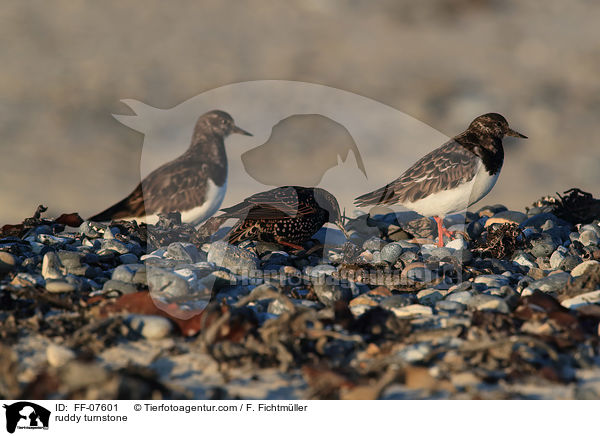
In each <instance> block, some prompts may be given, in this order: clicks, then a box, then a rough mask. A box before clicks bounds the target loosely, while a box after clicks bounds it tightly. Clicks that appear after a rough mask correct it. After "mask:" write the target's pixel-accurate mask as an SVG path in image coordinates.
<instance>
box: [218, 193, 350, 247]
mask: <svg viewBox="0 0 600 436" xmlns="http://www.w3.org/2000/svg"><path fill="white" fill-rule="evenodd" d="M221 211H222V212H223V214H221V215H218V216H216V217H215V218H214V219H222V220H225V219H229V218H235V219H238V220H239V221H238V223H236V224H235V225H234V227H233V228H232V229H231V231H230V232H229V236H228V238H229V243H231V244H233V243H237V242H241V241H245V240H254V241H263V242H275V243H278V244H281V245H285V246H288V247H292V248H295V249H299V250H301V249H302V247H301V246H300V244H302V243H303V242H305V241H306V240H308V239H309V238H310V237H311V236H312V235H314V234H315V233H316V232H317V231H318V230H319V229H320V228H321V227H323V225H324V224H325V223H328V222H329V223H333V224H336V225H337V226H338V227H339V228H340V229H341V230H342V232H343V233H344V234H346V230H345V229H344V225H343V223H342V216H341V213H340V207H339V205H338V202H337V200H336V198H335V197H334V196H333V195H332V194H331V193H329V192H328V191H326V190H324V189H321V188H304V187H301V186H282V187H280V188H275V189H271V190H269V191H265V192H260V193H258V194H254V195H252V196H250V197H248V198H246V199H245V200H244V201H242V202H241V203H239V204H236V205H235V206H231V207H228V208H224V209H221Z"/></svg>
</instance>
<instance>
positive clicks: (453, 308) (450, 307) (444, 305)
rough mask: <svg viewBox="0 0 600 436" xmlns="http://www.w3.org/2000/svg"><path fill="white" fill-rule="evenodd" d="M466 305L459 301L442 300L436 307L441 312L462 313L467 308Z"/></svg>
mask: <svg viewBox="0 0 600 436" xmlns="http://www.w3.org/2000/svg"><path fill="white" fill-rule="evenodd" d="M465 308H466V306H465V305H464V304H462V303H459V302H458V301H452V300H441V301H438V302H437V303H435V309H436V310H437V311H440V312H448V313H460V312H463V311H464V310H465Z"/></svg>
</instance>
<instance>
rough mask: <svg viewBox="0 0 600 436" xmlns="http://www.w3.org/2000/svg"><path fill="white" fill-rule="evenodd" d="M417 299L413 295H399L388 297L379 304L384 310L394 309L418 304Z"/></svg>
mask: <svg viewBox="0 0 600 436" xmlns="http://www.w3.org/2000/svg"><path fill="white" fill-rule="evenodd" d="M417 301H418V300H417V297H416V296H415V295H413V294H398V295H392V296H391V297H387V298H385V299H383V300H382V301H381V303H379V305H380V306H381V307H383V308H384V309H388V310H389V309H393V308H397V307H405V306H409V305H411V304H415V303H416V302H417Z"/></svg>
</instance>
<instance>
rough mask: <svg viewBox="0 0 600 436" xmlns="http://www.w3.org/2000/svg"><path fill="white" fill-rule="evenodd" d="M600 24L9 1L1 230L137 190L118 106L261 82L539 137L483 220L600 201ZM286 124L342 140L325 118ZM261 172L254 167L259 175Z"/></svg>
mask: <svg viewBox="0 0 600 436" xmlns="http://www.w3.org/2000/svg"><path fill="white" fill-rule="evenodd" d="M598 22H600V4H599V3H597V2H594V1H591V0H573V1H569V2H564V1H559V0H549V1H545V2H539V1H536V0H506V1H501V0H434V1H427V2H417V1H414V0H400V1H399V0H384V1H379V2H376V3H374V2H369V1H356V0H354V1H350V0H312V1H302V2H295V3H291V2H269V1H264V2H263V1H254V2H252V3H251V4H242V3H241V2H235V1H222V0H214V1H213V0H203V1H202V2H197V1H193V2H192V1H189V2H185V1H181V2H175V3H173V2H169V3H167V2H160V1H144V2H142V1H139V2H121V1H116V0H114V1H103V2H94V1H71V0H63V1H58V0H57V1H53V2H40V1H27V0H24V1H19V2H4V3H3V4H2V6H1V7H0V41H1V42H0V62H1V64H2V68H1V69H0V147H1V153H2V154H1V158H0V224H4V223H7V222H13V223H14V222H20V221H21V219H22V218H24V217H27V216H30V215H31V214H32V213H33V211H34V210H35V208H36V206H37V205H38V204H45V205H47V206H49V207H50V210H49V212H50V213H54V214H56V213H61V212H72V211H77V212H79V213H80V214H81V215H82V216H84V217H87V216H89V215H91V214H93V213H96V212H98V211H99V210H101V209H104V208H105V207H107V206H109V205H111V204H112V203H114V202H116V201H117V200H120V199H121V198H122V197H124V196H125V195H127V194H128V193H129V192H130V191H131V190H132V189H133V188H134V187H135V185H136V184H137V183H138V182H139V178H140V158H141V153H142V145H143V142H144V136H143V134H142V133H140V132H137V131H135V130H132V129H130V128H128V127H126V126H124V125H123V124H121V123H119V122H118V121H117V120H115V119H114V118H113V117H112V115H111V114H113V113H117V114H131V113H132V112H131V110H130V109H129V108H128V107H126V106H125V105H124V104H122V103H120V100H121V99H125V98H130V99H136V100H140V101H143V102H144V103H146V104H147V105H151V106H154V107H157V108H163V109H168V108H171V107H174V106H176V105H178V104H180V103H181V102H183V101H185V100H187V99H189V98H191V97H193V96H195V95H197V94H200V93H202V92H205V91H208V90H211V89H213V88H217V87H219V86H223V85H227V84H230V83H235V82H241V81H248V80H261V79H285V80H297V81H304V82H311V83H317V84H324V85H328V86H331V87H336V88H340V89H343V90H346V91H350V92H354V93H356V94H360V95H363V96H366V97H369V98H371V99H374V100H377V101H379V102H382V103H385V104H386V105H389V106H392V107H394V108H396V109H398V110H399V111H402V112H404V113H406V114H408V115H410V116H412V117H414V118H416V119H418V120H420V121H422V122H424V123H426V124H427V125H429V126H431V127H432V128H433V129H435V130H437V131H439V132H441V133H443V134H445V135H448V136H453V135H455V134H457V133H459V132H461V131H462V130H464V129H465V128H466V127H467V125H468V123H469V122H470V121H471V120H472V119H473V118H474V117H475V116H477V115H480V114H482V113H486V112H491V111H494V112H500V113H502V114H504V115H505V116H506V117H507V119H508V121H509V122H510V124H511V126H512V127H513V128H515V129H516V130H518V131H520V132H522V133H524V134H526V135H528V136H529V138H530V139H528V140H525V141H514V140H510V141H507V147H506V159H505V163H504V168H503V171H502V175H501V176H500V179H499V181H498V184H497V185H496V187H495V188H494V190H493V191H492V192H491V193H490V195H488V197H486V199H484V200H483V201H482V202H480V203H479V204H478V205H475V206H473V208H478V207H479V206H481V205H483V204H492V203H503V204H505V205H506V206H508V207H509V208H513V209H523V208H524V207H525V206H527V205H529V204H530V203H531V202H533V201H534V200H536V199H537V198H538V197H540V196H542V195H546V194H553V193H555V192H556V191H559V192H562V191H564V190H566V189H568V188H571V187H579V188H582V189H584V190H587V191H589V192H592V193H593V194H595V195H596V196H598V194H600V192H599V191H600V171H599V170H600V146H599V145H600V144H599V139H600V135H599V133H600V122H599V121H600V120H599V114H600V80H598V74H599V72H600V44H598V41H599V40H600V31H599V30H598ZM198 115H199V114H198ZM300 121H302V120H300ZM308 122H311V121H310V120H309V121H308ZM239 124H240V126H241V127H244V128H247V126H244V125H243V124H242V122H241V121H240V122H239ZM289 124H290V126H291V128H292V130H294V129H295V130H294V132H298V131H300V132H306V131H309V132H310V133H311V135H310V136H311V137H317V138H318V137H319V126H321V125H324V126H325V127H324V129H325V130H324V131H326V136H325V137H326V138H330V139H329V140H331V141H334V140H333V139H331V138H334V137H339V138H341V139H340V140H343V141H346V140H347V134H346V133H345V132H343V131H341V132H340V131H336V132H333V133H331V131H330V129H331V125H330V124H328V123H323V122H322V120H316V121H315V124H314V125H315V126H317V127H314V128H312V127H311V128H309V129H307V128H303V127H302V126H300V127H298V126H299V124H298V120H296V121H294V120H292V121H290V122H289ZM328 129H329V130H328ZM334 130H335V129H334ZM342 130H343V129H342ZM279 134H280V135H281V136H280V137H282V138H283V137H285V135H284V134H281V133H279ZM294 135H296V136H293V135H292V136H290V138H295V137H297V134H296V133H295V134H294ZM336 135H337V136H336ZM184 136H187V137H189V136H191V132H189V134H186V135H184ZM300 136H302V135H300ZM305 136H306V135H305ZM298 140H299V141H301V140H308V141H310V140H311V138H308V139H306V138H305V139H298ZM263 142H264V141H263ZM185 145H187V144H184V148H185ZM437 145H439V144H415V147H423V150H425V151H429V150H431V149H432V148H434V147H435V146H437ZM266 148H268V147H266ZM386 151H387V152H388V153H389V158H386V159H385V160H386V161H387V162H388V165H389V167H387V168H382V171H385V173H386V174H387V173H390V174H393V173H394V172H395V170H396V167H397V166H398V165H397V163H395V162H394V150H393V148H390V147H388V148H387V149H386ZM260 161H261V159H259V158H257V157H256V156H254V158H252V156H250V157H249V159H248V163H249V165H256V166H257V168H258V169H257V170H256V171H258V172H259V173H260V171H261V170H260V168H259V167H260ZM401 167H402V169H404V168H405V167H406V165H404V164H403V165H401ZM399 174H400V171H399V170H398V174H397V175H399ZM362 193H363V192H357V195H358V194H362ZM225 205H226V204H225V203H224V206H225Z"/></svg>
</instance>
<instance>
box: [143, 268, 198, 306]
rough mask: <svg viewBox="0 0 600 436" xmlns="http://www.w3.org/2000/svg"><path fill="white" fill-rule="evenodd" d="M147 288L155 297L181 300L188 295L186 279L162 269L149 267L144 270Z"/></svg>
mask: <svg viewBox="0 0 600 436" xmlns="http://www.w3.org/2000/svg"><path fill="white" fill-rule="evenodd" d="M146 275H147V278H148V288H149V289H150V293H151V294H152V295H153V296H155V297H166V298H181V297H188V296H189V295H190V290H189V285H188V282H187V280H186V279H184V278H183V277H181V276H180V275H177V274H175V273H172V272H170V271H167V270H165V269H163V268H159V267H155V266H149V267H147V268H146Z"/></svg>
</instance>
